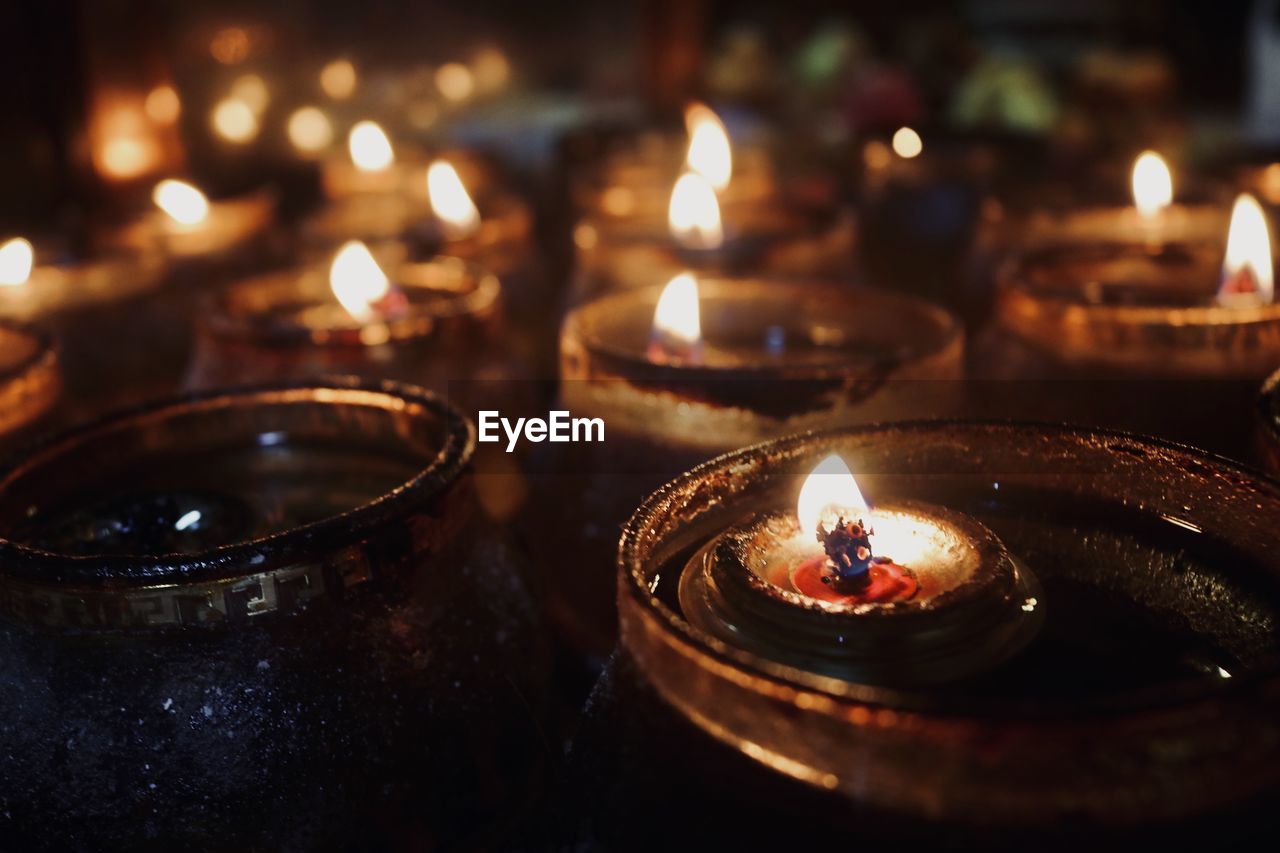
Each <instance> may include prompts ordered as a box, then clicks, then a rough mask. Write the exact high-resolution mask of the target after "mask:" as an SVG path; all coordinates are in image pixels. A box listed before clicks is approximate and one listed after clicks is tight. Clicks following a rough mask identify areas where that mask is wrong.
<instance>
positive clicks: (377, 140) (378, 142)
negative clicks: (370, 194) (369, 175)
mask: <svg viewBox="0 0 1280 853" xmlns="http://www.w3.org/2000/svg"><path fill="white" fill-rule="evenodd" d="M347 147H348V148H350V150H351V162H353V163H355V164H356V168H358V169H359V170H360V171H362V172H381V171H382V170H383V169H387V168H389V167H390V166H391V164H392V163H394V162H395V159H396V154H395V151H393V150H392V149H391V140H390V139H388V138H387V134H386V133H385V132H384V131H383V130H382V128H381V127H379V126H378V124H377V122H372V121H362V122H359V123H357V124H356V126H355V127H353V128H351V135H350V136H348V137H347Z"/></svg>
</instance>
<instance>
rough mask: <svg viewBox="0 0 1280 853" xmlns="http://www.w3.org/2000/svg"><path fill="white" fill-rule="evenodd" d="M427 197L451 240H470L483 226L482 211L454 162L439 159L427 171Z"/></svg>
mask: <svg viewBox="0 0 1280 853" xmlns="http://www.w3.org/2000/svg"><path fill="white" fill-rule="evenodd" d="M427 195H428V196H430V198H431V209H432V210H433V211H434V212H435V215H436V216H437V217H439V219H440V221H441V222H442V223H443V224H444V226H445V230H446V231H447V232H448V233H449V235H450V236H451V237H454V238H457V237H466V236H468V235H469V234H472V233H474V232H475V230H476V229H477V228H479V227H480V211H479V210H477V209H476V205H475V202H473V201H472V200H471V196H470V195H468V194H467V188H466V187H465V186H463V184H462V178H460V177H458V170H457V169H455V168H453V164H452V163H449V162H448V161H447V160H436V161H435V162H434V163H432V164H431V166H430V168H428V169H427Z"/></svg>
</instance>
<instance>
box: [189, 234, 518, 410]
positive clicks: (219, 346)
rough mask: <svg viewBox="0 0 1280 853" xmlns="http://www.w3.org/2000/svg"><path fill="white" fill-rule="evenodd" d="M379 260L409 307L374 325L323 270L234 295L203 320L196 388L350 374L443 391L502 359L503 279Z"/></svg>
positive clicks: (292, 274)
mask: <svg viewBox="0 0 1280 853" xmlns="http://www.w3.org/2000/svg"><path fill="white" fill-rule="evenodd" d="M378 254H379V255H380V256H381V262H382V263H381V268H382V269H384V270H386V271H387V274H388V278H389V279H390V281H391V282H392V285H393V287H394V288H395V292H396V293H398V294H400V295H401V296H402V297H403V299H402V302H401V303H398V304H397V305H395V306H394V308H393V309H388V310H386V311H378V310H373V311H371V313H370V316H369V317H367V318H358V317H356V316H353V315H352V314H351V313H350V312H349V311H348V310H347V309H346V308H344V307H343V306H342V304H341V303H340V302H338V300H337V298H336V297H335V296H334V294H333V291H332V290H331V288H330V281H329V271H328V270H327V269H325V268H322V267H319V266H316V267H306V268H301V269H299V268H294V269H289V270H285V271H283V272H279V273H272V274H268V275H265V276H259V277H256V278H250V279H246V280H243V281H240V282H236V283H234V284H232V285H230V286H229V287H227V288H225V289H224V290H223V291H222V292H221V293H219V294H218V295H217V296H216V297H215V299H214V301H213V304H212V306H211V308H210V310H209V311H207V312H206V313H204V314H203V315H202V316H201V317H200V318H199V321H198V328H197V344H196V354H195V358H194V362H193V364H192V368H191V372H190V374H189V376H188V382H187V384H188V386H189V387H192V388H210V387H217V386H219V385H224V384H227V383H229V382H235V381H244V380H245V379H246V378H248V379H279V378H295V379H296V378H306V377H318V376H325V375H331V374H350V375H358V376H365V377H369V378H378V379H402V380H407V381H413V382H415V383H417V384H421V385H425V386H428V387H431V388H433V389H435V390H438V391H441V392H443V391H445V390H446V389H447V384H448V382H449V380H450V379H460V378H464V377H471V376H474V375H475V372H476V371H477V370H478V369H479V368H477V367H476V364H477V363H479V362H481V361H484V360H492V359H495V358H498V357H499V356H498V354H499V353H500V351H501V348H500V347H498V346H497V345H496V343H495V339H496V334H497V326H498V325H499V323H500V319H501V318H500V308H499V305H500V300H501V295H502V286H501V284H500V283H499V282H498V279H497V278H496V277H495V276H493V275H492V274H490V273H488V272H487V271H485V270H482V269H480V268H479V267H476V266H474V265H472V264H468V263H465V262H463V261H461V260H459V259H456V258H432V259H430V260H427V261H424V262H418V263H415V262H409V261H406V260H404V259H403V258H404V251H403V248H402V247H398V246H383V247H379V250H378Z"/></svg>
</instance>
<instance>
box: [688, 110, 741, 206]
mask: <svg viewBox="0 0 1280 853" xmlns="http://www.w3.org/2000/svg"><path fill="white" fill-rule="evenodd" d="M684 123H685V127H686V128H687V129H688V132H689V153H688V154H687V155H686V157H685V163H686V164H687V165H688V166H689V169H690V171H693V172H697V173H698V174H699V175H701V176H702V177H704V178H706V179H707V183H709V184H711V187H712V188H713V189H714V190H715V191H716V192H723V191H724V189H725V188H726V187H728V186H729V179H730V178H731V177H733V151H732V149H731V148H730V146H729V133H728V131H726V130H725V129H724V123H723V122H722V121H720V117H719V116H718V115H716V114H715V112H713V111H712V110H711V109H710V108H709V107H707V106H705V105H703V104H698V103H693V104H690V105H689V106H688V107H687V108H686V109H685V111H684Z"/></svg>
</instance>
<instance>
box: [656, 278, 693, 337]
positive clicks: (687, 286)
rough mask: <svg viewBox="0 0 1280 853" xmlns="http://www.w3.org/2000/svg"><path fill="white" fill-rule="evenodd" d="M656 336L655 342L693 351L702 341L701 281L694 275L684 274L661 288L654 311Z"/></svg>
mask: <svg viewBox="0 0 1280 853" xmlns="http://www.w3.org/2000/svg"><path fill="white" fill-rule="evenodd" d="M653 333H654V338H655V339H657V340H663V341H668V342H670V343H672V344H676V345H678V346H679V347H692V346H694V345H696V344H697V343H698V342H699V341H701V340H702V319H701V316H700V314H699V311H698V280H697V279H696V278H694V277H693V274H692V273H688V272H682V273H680V274H679V275H677V276H675V277H674V278H672V279H671V281H669V282H667V286H666V287H664V288H662V294H661V295H660V296H659V297H658V305H657V307H656V308H654V310H653Z"/></svg>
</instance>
